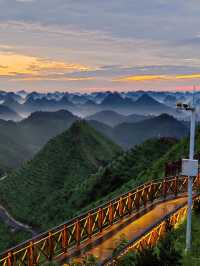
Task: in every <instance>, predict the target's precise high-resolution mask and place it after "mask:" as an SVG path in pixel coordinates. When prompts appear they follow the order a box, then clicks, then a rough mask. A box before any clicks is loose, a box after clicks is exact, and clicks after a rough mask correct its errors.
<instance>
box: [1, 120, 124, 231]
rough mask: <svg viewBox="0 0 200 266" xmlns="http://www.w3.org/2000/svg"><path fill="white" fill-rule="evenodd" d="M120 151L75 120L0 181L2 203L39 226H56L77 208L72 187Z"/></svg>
mask: <svg viewBox="0 0 200 266" xmlns="http://www.w3.org/2000/svg"><path fill="white" fill-rule="evenodd" d="M120 152H121V149H120V148H119V147H118V146H117V145H115V144H114V143H112V142H111V141H110V140H108V139H106V138H105V137H103V136H102V135H101V134H99V133H98V132H97V131H95V130H94V129H93V128H92V127H90V126H89V125H88V124H87V123H86V122H84V121H77V122H75V123H74V124H73V125H72V126H71V128H70V129H69V130H67V131H65V132H64V133H62V134H61V135H59V136H57V137H55V138H53V139H51V140H50V141H49V142H48V143H47V144H46V145H45V147H44V148H43V149H42V150H41V151H40V152H39V153H38V154H37V155H36V156H35V157H34V159H33V160H31V161H29V162H27V163H25V164H24V166H23V167H21V168H20V169H19V170H17V171H16V172H14V173H12V174H11V175H9V176H8V177H7V178H6V179H5V180H3V181H2V182H1V186H0V199H1V203H2V204H3V205H4V206H5V207H6V208H7V209H8V210H9V211H10V212H11V213H12V214H13V215H14V216H15V217H16V218H17V219H19V220H21V221H24V222H26V223H28V224H32V225H35V226H38V227H39V228H42V229H45V228H48V227H50V226H54V225H57V224H58V223H60V222H63V221H64V220H65V219H66V218H68V217H70V216H71V215H73V214H74V211H75V210H76V208H75V206H74V202H73V201H72V200H71V198H72V195H73V190H74V188H75V187H76V186H79V185H81V184H82V183H83V182H84V181H85V180H86V179H87V178H88V176H89V175H90V174H94V173H95V172H96V171H97V169H98V168H99V167H100V166H105V165H106V164H107V163H108V161H110V160H111V159H112V158H113V157H114V156H116V155H117V154H119V153H120ZM76 200H79V197H78V198H77V199H76Z"/></svg>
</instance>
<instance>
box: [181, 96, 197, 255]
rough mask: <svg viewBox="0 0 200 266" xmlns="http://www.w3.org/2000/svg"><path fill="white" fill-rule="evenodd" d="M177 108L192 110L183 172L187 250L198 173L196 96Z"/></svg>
mask: <svg viewBox="0 0 200 266" xmlns="http://www.w3.org/2000/svg"><path fill="white" fill-rule="evenodd" d="M177 108H178V109H181V110H185V111H189V112H191V121H190V148H189V160H187V159H183V160H182V174H183V175H187V176H188V213H187V228H186V251H189V250H191V247H192V237H191V230H192V185H193V177H194V176H196V175H197V173H198V161H197V160H194V144H195V115H196V109H195V106H194V97H193V103H192V105H188V104H183V103H177Z"/></svg>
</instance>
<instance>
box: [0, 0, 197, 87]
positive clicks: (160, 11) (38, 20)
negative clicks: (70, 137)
mask: <svg viewBox="0 0 200 266" xmlns="http://www.w3.org/2000/svg"><path fill="white" fill-rule="evenodd" d="M199 14H200V2H199V1H197V0H188V1H185V0H152V1H149V0H139V1H138V0H109V1H108V0H0V89H7V90H19V89H26V90H33V89H34V90H38V91H47V90H51V91H52V90H64V89H65V90H70V91H94V90H108V89H110V90H137V89H147V90H149V89H156V90H178V89H179V90H180V89H189V88H191V87H192V85H197V87H198V85H199V80H200V27H199V26H200V15H199Z"/></svg>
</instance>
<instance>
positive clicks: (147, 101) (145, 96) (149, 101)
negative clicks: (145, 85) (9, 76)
mask: <svg viewBox="0 0 200 266" xmlns="http://www.w3.org/2000/svg"><path fill="white" fill-rule="evenodd" d="M136 103H140V104H155V103H159V102H158V101H156V100H155V99H154V98H153V97H151V96H150V95H149V94H147V93H145V94H143V95H142V96H140V97H139V98H138V99H137V101H136Z"/></svg>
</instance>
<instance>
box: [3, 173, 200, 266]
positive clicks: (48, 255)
mask: <svg viewBox="0 0 200 266" xmlns="http://www.w3.org/2000/svg"><path fill="white" fill-rule="evenodd" d="M187 183H188V178H187V177H173V178H169V179H162V180H152V181H149V182H147V183H144V184H143V185H141V186H139V187H138V188H134V189H133V190H131V191H129V192H127V193H125V194H122V195H120V196H119V197H116V198H114V199H112V200H111V201H109V202H106V203H104V204H102V205H100V206H98V207H96V208H94V209H91V210H89V211H88V212H86V213H84V214H81V215H80V216H78V217H75V218H73V219H71V220H69V221H67V222H65V223H64V224H62V225H59V226H57V227H54V228H52V229H51V230H49V231H47V232H45V233H43V234H40V235H38V236H36V237H34V238H32V239H30V240H28V241H25V242H24V243H21V244H19V245H17V246H16V247H13V248H11V249H9V250H7V251H5V252H3V253H2V254H1V255H0V265H3V266H21V265H29V266H36V265H40V264H41V263H43V262H45V261H51V260H53V259H56V258H58V257H60V256H61V255H63V254H66V253H67V251H69V250H70V249H71V248H74V247H77V248H79V247H80V245H81V244H82V243H83V242H85V241H86V240H88V239H91V238H92V237H94V236H96V235H97V234H99V233H101V232H102V231H103V230H105V229H106V228H108V227H111V226H112V225H113V224H115V223H117V222H118V221H120V220H121V219H122V218H123V217H125V216H127V215H130V214H131V213H133V212H138V211H139V210H140V209H141V208H142V207H146V206H147V204H149V203H153V202H154V201H155V200H158V199H166V198H167V197H168V196H174V197H177V196H178V195H181V194H183V193H185V192H186V191H187ZM199 184H200V182H199V177H196V178H195V179H194V188H199Z"/></svg>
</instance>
